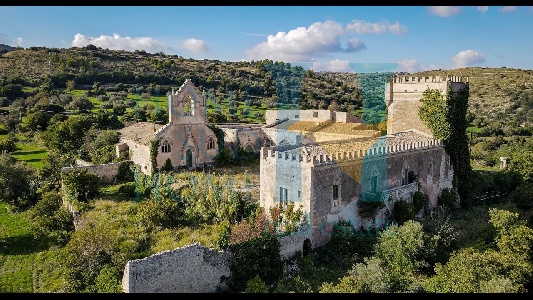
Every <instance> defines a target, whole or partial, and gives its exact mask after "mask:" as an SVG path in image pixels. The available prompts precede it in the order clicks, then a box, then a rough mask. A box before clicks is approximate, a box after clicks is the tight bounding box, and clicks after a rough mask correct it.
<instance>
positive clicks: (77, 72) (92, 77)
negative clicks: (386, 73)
mask: <svg viewBox="0 0 533 300" xmlns="http://www.w3.org/2000/svg"><path fill="white" fill-rule="evenodd" d="M0 74H2V77H4V78H17V79H22V81H23V82H24V85H28V86H33V87H38V86H39V85H41V84H42V83H43V82H45V80H46V79H47V78H49V79H50V80H51V81H52V83H53V85H54V87H55V88H63V89H64V88H65V86H66V82H67V81H68V80H74V81H75V83H76V85H77V86H78V87H80V86H81V87H85V88H90V87H91V86H92V85H93V84H94V83H95V82H99V83H100V84H101V85H102V86H104V85H115V84H118V83H121V84H123V87H124V88H126V89H127V88H128V87H131V86H137V85H141V86H148V85H150V84H156V85H160V86H161V87H162V89H161V90H162V91H168V90H169V89H170V87H178V86H180V85H181V84H182V83H183V82H184V81H185V79H188V78H189V79H191V80H192V81H193V82H194V84H195V85H196V86H197V87H200V89H205V90H209V91H212V92H213V93H212V95H213V97H217V98H219V99H220V98H226V97H229V93H230V92H231V93H232V94H231V96H232V97H235V98H241V99H236V100H238V101H243V100H244V99H245V98H244V97H246V99H250V100H254V99H258V100H259V101H261V102H263V103H265V104H266V105H267V106H269V107H271V108H273V107H276V105H275V104H276V102H277V103H284V104H298V103H299V102H300V100H301V99H302V95H308V94H309V95H311V96H312V98H313V99H312V100H313V101H316V103H315V102H313V104H317V103H320V105H321V106H322V107H324V108H326V107H327V106H328V105H329V104H330V103H331V101H332V100H337V102H338V104H344V105H346V107H347V105H349V104H351V105H354V106H351V107H350V108H351V109H357V108H359V106H360V99H358V98H357V97H358V93H357V86H356V85H354V83H353V80H352V79H349V80H347V79H343V78H339V79H336V78H324V77H323V76H322V75H320V74H318V73H316V75H315V76H306V74H307V73H306V72H305V70H304V69H303V68H301V67H295V66H291V65H290V64H288V63H283V62H273V61H271V60H263V61H252V62H223V61H219V60H207V59H204V60H194V59H185V58H183V57H181V56H177V55H165V54H163V53H156V54H150V53H147V52H145V51H135V52H128V51H122V50H108V49H102V48H97V47H95V46H92V45H89V46H87V47H83V48H77V47H72V48H68V49H57V48H45V47H30V48H28V49H23V50H15V51H10V52H8V53H4V54H3V55H2V56H1V57H0ZM304 77H305V80H304ZM19 81H20V80H19ZM339 102H341V103H339Z"/></svg>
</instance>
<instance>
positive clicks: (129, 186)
mask: <svg viewBox="0 0 533 300" xmlns="http://www.w3.org/2000/svg"><path fill="white" fill-rule="evenodd" d="M135 189H136V184H135V182H126V183H123V184H121V185H120V187H119V188H118V193H119V194H123V195H125V196H126V197H128V198H133V197H135V196H136V192H135Z"/></svg>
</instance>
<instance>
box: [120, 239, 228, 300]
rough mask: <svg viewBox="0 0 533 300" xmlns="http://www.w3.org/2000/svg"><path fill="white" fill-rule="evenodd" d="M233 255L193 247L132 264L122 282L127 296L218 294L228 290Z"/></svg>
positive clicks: (160, 254) (129, 265) (125, 272)
mask: <svg viewBox="0 0 533 300" xmlns="http://www.w3.org/2000/svg"><path fill="white" fill-rule="evenodd" d="M231 256H232V255H231V253H230V252H219V251H217V250H215V249H211V248H207V247H204V246H202V245H201V244H200V243H195V244H190V245H187V246H184V247H181V248H177V249H174V250H167V251H163V252H160V253H157V254H154V255H152V256H149V257H146V258H143V259H136V260H130V261H128V262H127V263H126V267H125V270H124V275H123V278H122V289H123V290H124V292H125V293H215V292H221V291H224V290H225V289H226V286H225V285H224V284H222V283H221V280H220V279H221V277H222V276H229V275H230V269H229V264H230V261H231Z"/></svg>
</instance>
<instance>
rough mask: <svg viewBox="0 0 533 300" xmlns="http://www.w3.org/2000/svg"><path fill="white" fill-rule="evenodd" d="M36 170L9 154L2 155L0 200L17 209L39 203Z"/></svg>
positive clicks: (0, 162)
mask: <svg viewBox="0 0 533 300" xmlns="http://www.w3.org/2000/svg"><path fill="white" fill-rule="evenodd" d="M37 179H38V178H37V176H36V174H35V170H34V169H33V168H31V167H30V166H29V165H28V164H27V163H26V162H24V161H17V160H16V159H15V158H14V157H13V156H11V155H10V154H8V153H1V154H0V199H2V200H4V201H6V202H7V203H9V204H11V205H13V206H15V207H17V208H27V207H29V206H30V205H33V204H35V202H36V201H37V188H38V180H37Z"/></svg>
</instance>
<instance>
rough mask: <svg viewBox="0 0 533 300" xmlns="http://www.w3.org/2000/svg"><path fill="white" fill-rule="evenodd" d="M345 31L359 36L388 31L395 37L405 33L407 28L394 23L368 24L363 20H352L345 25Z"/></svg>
mask: <svg viewBox="0 0 533 300" xmlns="http://www.w3.org/2000/svg"><path fill="white" fill-rule="evenodd" d="M346 30H347V31H354V32H356V33H359V34H367V33H374V34H381V33H385V32H387V31H390V32H392V33H394V34H397V35H403V34H405V33H407V27H406V26H404V25H402V24H400V22H398V21H396V23H394V24H389V22H386V21H385V22H380V23H370V22H367V21H364V20H354V21H352V23H350V24H348V25H346Z"/></svg>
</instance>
